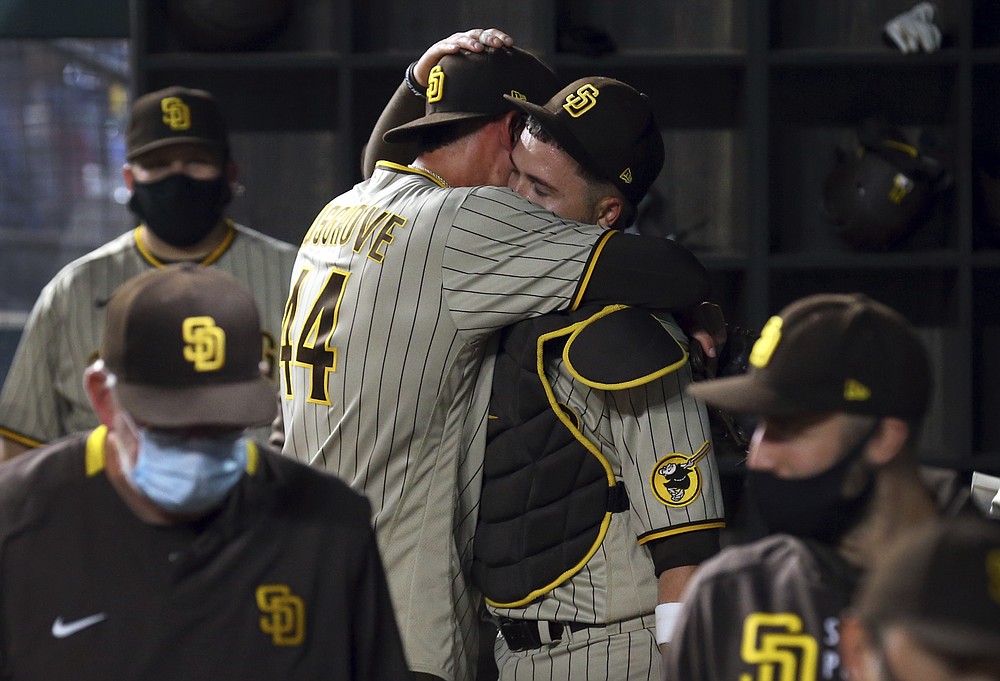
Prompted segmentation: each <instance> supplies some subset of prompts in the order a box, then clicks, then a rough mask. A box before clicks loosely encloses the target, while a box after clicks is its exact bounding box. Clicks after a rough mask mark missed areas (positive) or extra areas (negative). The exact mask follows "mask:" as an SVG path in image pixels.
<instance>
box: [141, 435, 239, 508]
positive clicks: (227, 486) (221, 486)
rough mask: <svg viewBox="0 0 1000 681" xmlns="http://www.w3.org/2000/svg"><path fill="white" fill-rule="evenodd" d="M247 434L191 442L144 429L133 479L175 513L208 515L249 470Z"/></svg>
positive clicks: (193, 438)
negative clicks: (207, 512) (247, 468)
mask: <svg viewBox="0 0 1000 681" xmlns="http://www.w3.org/2000/svg"><path fill="white" fill-rule="evenodd" d="M246 460H247V445H246V437H245V435H244V433H242V432H237V433H227V434H226V435H221V436H213V437H188V436H183V435H175V434H173V433H167V432H163V431H156V430H148V429H146V428H140V429H139V456H138V458H137V459H136V462H135V466H134V467H133V468H132V470H131V471H130V472H129V477H130V479H131V481H132V484H133V485H135V487H136V489H138V490H139V491H140V492H142V493H143V494H144V495H146V496H147V497H149V499H150V500H152V501H153V502H154V503H155V504H156V505H157V506H159V507H160V508H162V509H163V510H165V511H169V512H171V513H185V514H186V513H202V512H204V511H207V510H209V509H210V508H212V507H213V506H215V505H216V504H218V503H219V502H220V501H222V499H223V498H224V497H225V496H226V495H227V494H228V493H229V491H230V490H232V489H233V487H235V486H236V483H238V482H239V480H240V477H242V475H243V471H244V469H245V468H246Z"/></svg>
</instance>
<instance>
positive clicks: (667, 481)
mask: <svg viewBox="0 0 1000 681" xmlns="http://www.w3.org/2000/svg"><path fill="white" fill-rule="evenodd" d="M711 449H712V443H711V442H709V441H708V440H705V444H703V445H702V446H701V447H699V448H698V451H697V452H695V453H694V454H692V455H691V456H686V455H684V454H681V453H680V452H673V453H671V454H667V455H666V456H664V457H663V458H661V459H660V460H659V461H657V462H656V466H654V467H653V475H652V477H651V478H650V484H651V485H652V487H653V494H654V495H655V496H656V498H657V499H659V500H660V501H661V502H662V503H664V504H666V505H667V506H673V507H675V508H680V507H682V506H687V505H688V504H690V503H691V502H692V501H694V500H695V499H697V498H698V495H699V494H701V471H700V470H698V461H699V460H700V459H701V458H702V457H704V456H705V455H706V454H708V453H709V452H710V451H711Z"/></svg>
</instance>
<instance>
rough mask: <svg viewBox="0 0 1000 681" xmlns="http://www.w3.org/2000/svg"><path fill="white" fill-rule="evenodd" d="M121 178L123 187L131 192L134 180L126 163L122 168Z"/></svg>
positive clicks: (130, 167) (129, 165)
mask: <svg viewBox="0 0 1000 681" xmlns="http://www.w3.org/2000/svg"><path fill="white" fill-rule="evenodd" d="M122 177H124V178H125V186H126V187H128V190H129V191H132V185H133V184H134V183H135V178H134V177H133V176H132V164H131V163H126V164H125V165H123V166H122Z"/></svg>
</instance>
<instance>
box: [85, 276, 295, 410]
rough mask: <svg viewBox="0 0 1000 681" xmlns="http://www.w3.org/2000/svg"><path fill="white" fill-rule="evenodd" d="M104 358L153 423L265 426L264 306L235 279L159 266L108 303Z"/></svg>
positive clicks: (269, 399)
mask: <svg viewBox="0 0 1000 681" xmlns="http://www.w3.org/2000/svg"><path fill="white" fill-rule="evenodd" d="M101 359H103V360H104V364H105V366H107V368H108V370H110V371H111V372H112V373H113V374H114V375H115V377H116V379H117V382H116V384H115V385H116V391H117V394H118V399H119V400H120V401H121V405H122V407H124V408H125V410H126V411H127V412H129V413H130V414H131V415H132V416H134V417H135V419H136V420H137V421H138V422H139V423H141V424H145V425H149V426H152V427H154V428H180V427H185V426H197V425H210V426H237V427H247V426H251V425H255V424H264V423H267V422H269V421H271V420H272V419H273V418H274V415H275V412H276V401H275V393H274V388H273V386H272V385H271V383H270V381H268V380H267V379H266V378H264V377H263V375H262V374H261V370H260V369H261V333H260V317H259V315H258V312H257V305H256V303H255V302H254V300H253V298H252V297H251V296H250V293H249V292H248V291H247V290H246V289H245V288H244V287H243V285H242V284H241V283H240V282H239V281H238V280H237V279H235V278H234V277H233V276H232V275H230V274H227V273H225V272H222V271H220V270H217V269H215V268H208V267H202V266H200V265H194V264H191V263H186V264H180V265H171V266H168V267H164V268H158V269H154V270H150V271H149V272H145V273H143V274H140V275H139V276H137V277H134V278H133V279H129V280H128V281H126V282H125V283H124V284H122V285H121V286H119V287H118V289H117V290H116V291H115V293H114V295H112V297H111V301H110V302H109V303H108V318H107V322H106V324H105V327H104V337H103V339H102V341H101Z"/></svg>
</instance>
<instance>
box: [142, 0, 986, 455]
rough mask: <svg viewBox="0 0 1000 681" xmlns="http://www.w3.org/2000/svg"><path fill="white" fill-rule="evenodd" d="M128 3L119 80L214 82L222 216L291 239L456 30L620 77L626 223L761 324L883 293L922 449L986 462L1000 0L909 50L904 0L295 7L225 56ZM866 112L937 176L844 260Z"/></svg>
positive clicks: (739, 316) (945, 16) (739, 314)
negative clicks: (902, 18) (929, 45)
mask: <svg viewBox="0 0 1000 681" xmlns="http://www.w3.org/2000/svg"><path fill="white" fill-rule="evenodd" d="M129 1H130V10H131V22H132V41H133V79H134V83H133V85H134V87H133V90H134V92H135V93H136V94H138V93H142V92H145V91H148V90H151V89H154V88H156V87H161V86H163V85H167V84H171V83H175V82H183V83H186V84H196V85H201V86H203V87H207V88H209V89H211V90H213V91H214V92H216V93H217V94H219V96H220V98H221V99H222V102H223V106H224V107H225V109H226V111H227V114H228V115H229V116H230V118H231V120H232V121H233V122H234V128H235V134H234V140H235V141H234V144H235V145H236V150H237V154H238V158H237V160H238V161H240V164H241V173H242V177H243V181H244V184H245V185H246V187H247V193H246V195H245V196H244V197H242V198H239V199H237V201H236V203H234V211H235V212H236V214H237V217H244V218H245V219H246V221H247V223H248V224H251V225H253V226H254V227H257V228H259V229H262V230H264V231H266V232H269V233H272V234H275V235H277V236H280V237H281V238H285V239H287V240H289V241H293V242H295V241H298V239H299V238H301V234H302V233H304V231H305V230H306V229H307V227H308V225H309V222H310V221H311V219H312V217H313V216H314V215H315V213H316V212H317V211H318V210H319V208H320V207H321V206H322V205H323V204H324V203H325V202H326V201H327V200H329V198H331V197H332V196H335V195H336V194H338V193H340V192H342V191H344V190H345V189H346V188H348V187H349V186H351V185H352V184H353V183H355V182H356V181H357V180H358V179H359V178H360V155H361V150H362V147H363V145H364V144H365V142H367V139H368V135H369V132H370V130H371V127H372V125H373V124H374V122H375V120H376V118H377V117H378V114H379V112H380V111H381V108H382V105H383V104H384V102H385V101H386V100H387V99H388V98H389V96H390V95H391V94H392V92H393V91H394V89H395V87H396V86H397V84H398V83H399V81H400V79H401V76H402V73H403V69H404V68H405V67H406V65H407V64H408V63H409V62H410V61H412V60H413V59H415V58H416V57H417V56H418V55H419V54H420V53H421V51H422V50H423V49H424V48H425V47H426V46H428V45H429V44H431V43H432V42H433V41H435V40H438V39H440V38H443V37H445V36H447V35H449V34H450V33H451V32H454V31H456V30H460V29H463V28H468V27H473V26H482V27H486V26H491V25H493V26H499V27H500V28H503V29H504V30H506V31H508V32H509V33H510V34H511V35H513V36H514V37H515V39H516V40H517V41H518V43H519V44H520V45H521V46H523V47H526V48H528V49H531V50H533V51H535V52H536V53H538V54H539V55H540V56H541V57H542V58H543V59H545V60H546V61H547V62H548V63H549V64H551V65H552V66H553V67H554V68H555V69H556V70H557V71H558V72H559V73H560V76H561V77H562V78H563V80H565V81H566V82H569V81H571V80H573V79H575V78H578V77H582V76H587V75H601V76H611V77H615V78H619V79H621V80H624V81H626V82H628V83H631V84H632V85H634V86H635V87H637V88H638V89H640V90H642V91H644V92H646V93H647V94H648V95H649V96H650V99H651V100H652V102H653V105H654V108H655V110H656V114H657V120H658V122H659V124H660V127H661V133H662V136H663V140H664V146H665V148H666V150H667V160H666V163H665V168H664V171H663V172H662V173H661V175H660V177H659V178H658V180H657V182H656V183H655V185H654V188H653V191H652V192H651V195H650V197H649V198H648V199H647V201H646V202H644V204H643V205H642V206H641V207H640V221H639V223H638V224H637V226H636V228H637V229H638V230H639V231H643V232H649V233H656V234H660V235H663V236H669V237H673V238H677V239H679V240H680V241H682V242H683V243H685V244H687V245H688V246H689V247H690V248H692V250H694V251H695V252H696V253H698V255H699V256H700V257H701V258H702V260H703V261H704V262H705V264H706V266H707V267H708V268H709V270H710V272H711V276H712V286H713V289H712V295H713V297H714V298H716V300H718V301H719V302H720V303H721V304H722V305H723V308H724V310H725V313H726V316H727V318H729V320H730V321H731V322H733V323H734V324H738V325H742V326H749V327H756V328H759V327H760V325H762V324H763V323H764V321H765V320H766V319H767V317H768V316H770V315H771V314H773V313H774V312H776V311H777V310H779V309H780V308H781V306H782V305H783V304H785V303H787V302H788V301H790V300H792V299H794V298H797V297H800V296H802V295H806V294H808V293H813V292H818V291H836V290H842V291H848V290H849V291H863V292H866V293H868V294H869V295H872V296H873V297H875V298H877V299H880V300H884V301H885V302H887V303H889V304H891V305H894V306H896V307H898V308H899V309H901V310H902V311H903V312H904V313H906V314H907V315H909V316H910V317H911V318H912V319H913V320H914V323H915V324H916V325H917V326H918V328H919V330H920V332H921V334H922V335H924V337H925V338H926V339H927V341H928V344H929V346H930V348H931V350H932V353H933V355H934V362H935V378H936V379H937V381H938V385H937V392H936V395H935V398H934V403H933V405H932V414H931V417H930V421H929V423H928V427H927V430H926V432H925V433H924V438H923V440H922V452H921V453H922V456H924V457H925V458H926V459H927V460H933V461H935V462H941V461H944V462H946V463H948V465H952V466H954V467H956V468H959V469H963V470H967V469H971V468H975V467H980V468H983V467H986V466H988V465H991V464H990V462H991V461H997V460H998V459H1000V426H997V425H996V424H997V423H1000V419H997V418H996V413H997V410H998V409H1000V380H998V379H1000V361H997V360H994V359H993V355H994V354H997V353H995V352H994V347H995V346H996V344H997V341H1000V332H998V331H997V329H1000V313H998V312H996V310H997V309H998V308H1000V305H998V304H1000V300H998V295H1000V294H997V293H996V291H997V290H998V289H1000V218H998V219H997V220H995V221H991V220H989V219H988V214H987V213H984V208H983V206H984V199H986V198H989V196H991V195H992V194H990V192H993V191H995V192H996V195H997V196H996V200H997V206H998V208H997V215H1000V180H998V183H997V186H996V187H993V186H990V185H987V184H984V183H983V182H982V181H981V180H980V172H979V170H980V169H981V168H982V166H983V163H985V162H986V160H984V156H985V154H984V151H985V150H987V149H990V148H991V147H990V146H989V145H992V144H993V143H994V142H993V141H994V140H995V139H1000V135H998V134H997V133H996V132H995V130H996V121H997V120H1000V86H998V85H997V83H1000V38H997V36H998V35H1000V34H998V32H997V27H998V26H1000V10H997V9H996V5H997V3H995V2H991V1H988V0H953V1H951V2H941V3H938V6H939V9H940V13H939V16H938V25H939V26H940V27H941V28H942V31H943V33H944V40H943V44H942V48H941V49H940V50H939V51H937V52H934V53H931V54H902V53H900V52H899V51H898V50H897V49H896V48H895V47H893V46H892V45H890V44H889V43H888V42H887V41H886V40H885V39H884V38H883V37H882V27H883V26H884V24H885V22H886V21H888V20H889V19H891V18H892V17H893V16H895V15H897V14H899V13H901V12H904V11H907V10H909V9H910V8H912V7H913V5H915V4H916V0H652V1H650V2H642V3H627V2H625V3H623V2H622V1H621V0H540V1H539V2H534V3H523V2H515V1H514V0H466V1H463V2H459V3H451V4H442V3H440V2H432V1H431V0H413V1H410V2H404V1H402V0H369V1H367V2H364V3H352V2H346V1H344V0H336V1H333V2H331V1H329V0H289V1H290V2H291V5H292V14H291V16H290V17H289V19H288V21H287V24H286V25H285V26H284V27H283V29H282V31H281V32H280V33H279V34H278V35H276V36H274V37H273V39H272V40H271V41H270V42H269V43H268V44H267V45H265V46H263V47H261V48H260V49H255V50H244V51H236V52H233V51H215V52H212V51H204V50H201V51H199V50H192V49H190V48H189V47H186V46H185V45H184V43H183V41H182V40H181V39H180V37H179V36H178V35H175V33H174V32H173V31H172V30H171V27H170V24H169V21H167V20H166V19H167V18H166V16H165V14H164V6H165V5H164V3H165V2H167V0H129ZM869 116H880V117H882V118H884V119H886V120H887V121H888V122H890V123H892V124H894V125H897V126H899V127H900V128H902V129H903V131H904V132H905V133H906V134H907V135H908V136H909V137H910V139H911V140H912V141H913V142H915V143H918V144H919V146H921V147H922V148H925V149H927V151H928V153H933V154H935V155H936V156H937V157H939V158H940V160H941V161H942V162H943V163H944V164H945V165H946V166H947V170H948V173H949V185H948V187H947V189H945V190H943V191H942V192H941V193H940V194H939V195H938V196H937V198H936V199H935V201H934V203H933V206H932V208H931V209H930V211H929V214H928V215H927V216H926V220H925V221H923V222H922V224H921V226H920V227H919V228H917V229H916V230H915V231H914V232H913V233H912V234H911V235H910V236H909V237H907V238H906V239H905V240H903V241H901V242H899V243H897V244H894V245H893V246H892V247H891V248H888V249H884V250H877V251H859V250H858V249H856V248H853V247H849V246H848V245H847V244H845V243H844V242H843V241H842V240H841V239H839V237H837V236H836V235H834V234H833V233H832V231H831V229H830V225H829V224H828V222H827V221H826V219H825V217H824V216H823V215H822V214H821V212H820V199H821V192H822V185H823V181H824V179H825V177H826V175H827V174H828V173H829V172H830V170H831V168H832V165H833V163H834V161H835V159H836V154H837V153H838V152H839V151H849V150H850V149H851V148H852V147H853V146H854V144H855V142H856V138H855V130H856V127H857V125H858V124H859V123H860V122H861V121H862V120H863V119H865V118H866V117H869ZM997 147H998V148H1000V144H997ZM997 156H998V158H1000V154H998V155H997ZM994 160H995V159H994ZM998 165H1000V163H998ZM241 211H242V212H241Z"/></svg>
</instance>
